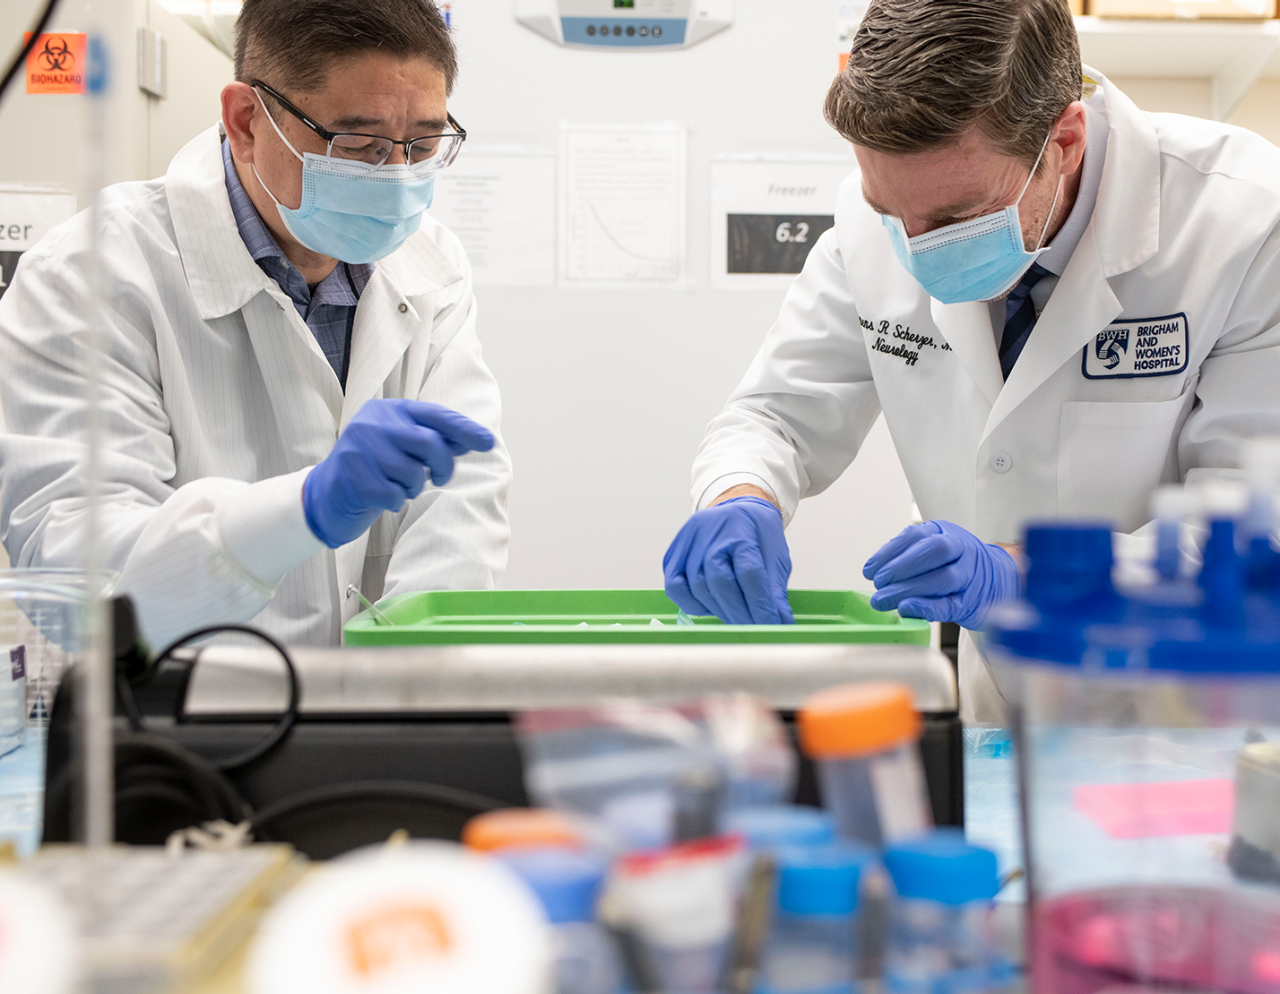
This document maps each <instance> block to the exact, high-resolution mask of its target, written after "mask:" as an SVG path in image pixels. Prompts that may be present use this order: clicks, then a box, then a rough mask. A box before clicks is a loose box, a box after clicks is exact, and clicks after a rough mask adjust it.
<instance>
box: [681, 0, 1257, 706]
mask: <svg viewBox="0 0 1280 994" xmlns="http://www.w3.org/2000/svg"><path fill="white" fill-rule="evenodd" d="M1082 79H1083V83H1082ZM826 114H827V118H828V120H829V121H830V123H831V124H832V125H833V126H834V127H835V128H836V129H837V130H838V131H839V132H840V133H841V134H842V135H843V136H844V137H845V138H847V139H848V140H849V141H850V142H852V144H853V146H854V150H855V153H856V155H857V158H858V165H859V169H858V170H857V171H856V172H854V173H853V174H852V175H851V176H850V177H849V178H848V180H847V181H846V182H845V183H844V185H843V187H842V189H841V191H840V197H839V203H838V206H837V213H836V224H835V228H834V229H833V230H831V231H829V232H827V233H826V234H825V235H823V237H822V238H821V239H820V240H819V242H818V243H817V244H816V245H815V246H814V249H813V251H812V253H811V254H810V256H809V258H808V260H807V262H806V265H805V268H804V271H803V272H802V273H801V275H800V276H799V277H798V278H797V279H796V281H795V283H794V284H793V285H792V287H791V289H790V291H789V293H788V295H787V298H786V302H785V303H784V305H783V309H782V313H781V315H780V316H779V318H778V321H777V323H776V324H775V325H774V327H773V329H772V330H771V331H770V332H769V334H768V336H767V338H766V339H765V342H764V345H763V346H762V348H761V350H760V352H759V354H758V355H757V357H756V359H755V361H754V363H753V364H752V365H751V368H750V369H749V370H748V372H747V374H746V377H745V378H744V380H743V381H742V383H741V384H740V385H739V387H738V389H737V391H736V392H735V393H734V394H733V396H732V397H731V398H730V400H729V403H728V406H727V407H726V408H725V410H724V412H723V413H722V414H721V415H720V416H719V417H717V418H716V419H715V420H714V421H713V422H712V424H711V426H710V428H709V430H708V434H707V436H706V439H705V440H704V442H703V444H702V447H701V450H700V451H699V454H698V458H697V461H696V463H695V466H694V471H693V481H694V486H693V500H694V503H695V507H696V508H697V509H698V510H697V512H696V513H695V514H694V516H693V517H692V518H691V519H690V520H689V522H688V523H687V524H686V525H685V527H684V529H682V531H681V533H680V534H679V535H678V536H677V538H676V540H675V542H674V543H673V544H672V546H671V549H670V550H669V551H668V553H667V557H666V560H665V561H664V566H665V571H666V579H667V589H668V592H669V593H670V594H671V596H672V597H673V598H674V599H675V600H676V601H677V602H679V603H680V604H681V605H682V606H683V607H684V608H685V609H686V610H690V611H693V610H696V611H698V612H699V613H715V614H718V615H720V617H722V618H724V619H725V620H732V621H736V622H770V621H772V622H778V621H788V620H790V612H789V610H788V608H787V606H786V599H785V590H786V582H787V577H788V575H789V573H790V569H791V563H790V558H789V555H788V552H787V547H786V541H785V538H784V537H783V532H782V529H783V525H784V522H785V521H788V520H789V519H790V518H791V516H792V515H793V514H794V513H795V511H796V507H797V504H798V503H799V501H800V499H801V498H803V497H806V496H809V495H811V494H816V493H821V492H822V491H823V490H824V489H826V488H827V487H828V486H830V485H831V483H832V482H834V481H835V479H836V478H837V477H839V476H840V474H841V473H842V472H844V470H845V469H846V468H847V467H848V465H849V464H850V462H851V461H852V460H853V458H854V456H855V455H856V454H857V452H858V447H859V445H860V444H861V443H862V440H863V438H864V437H865V436H866V433H867V431H868V430H869V429H870V427H871V425H872V423H873V422H874V421H875V419H876V417H877V415H878V414H879V413H880V412H881V411H883V412H884V415H885V419H886V421H887V424H888V428H889V431H890V434H891V435H892V437H893V440H894V444H895V446H896V448H897V451H898V454H899V456H900V458H901V460H902V465H903V468H904V469H905V471H906V475H907V479H908V480H909V482H910V484H911V488H912V492H913V494H914V495H915V498H916V501H917V504H918V506H919V508H920V511H921V513H922V515H923V517H924V518H925V522H924V524H921V525H915V526H912V527H911V528H908V529H907V530H906V531H904V532H903V533H902V534H901V535H899V536H898V537H896V538H895V539H893V540H892V541H890V542H889V543H888V544H887V545H886V546H885V547H884V548H882V549H881V550H880V551H879V552H878V553H877V554H876V555H875V556H873V557H872V559H871V560H870V561H869V562H868V563H867V564H866V566H865V567H864V568H863V570H862V571H861V572H863V575H864V576H865V577H866V578H867V579H870V580H872V581H873V582H874V583H875V585H876V587H877V588H878V590H877V593H876V594H875V596H874V598H873V604H874V605H875V606H876V607H879V608H882V609H890V608H897V609H898V610H899V611H900V612H901V613H902V614H904V615H911V616H915V617H924V618H929V619H931V620H936V621H954V622H958V623H960V624H961V625H962V626H963V627H965V628H968V629H976V628H979V627H980V626H981V624H982V622H983V619H984V617H985V615H986V613H987V610H988V608H989V607H990V606H991V605H992V604H993V603H995V602H996V601H998V600H1001V599H1005V598H1009V597H1014V596H1017V595H1018V593H1019V591H1020V587H1021V577H1020V574H1019V569H1018V565H1017V562H1016V559H1017V550H1016V549H1015V548H1013V545H1014V543H1017V542H1018V540H1019V538H1020V535H1021V530H1022V528H1023V526H1024V525H1025V523H1026V522H1027V521H1029V520H1033V519H1052V518H1058V517H1063V518H1077V519H1078V518H1090V519H1102V520H1108V521H1110V522H1112V524H1113V527H1114V528H1115V529H1116V530H1117V532H1119V533H1132V532H1134V531H1136V530H1138V529H1140V528H1141V527H1143V525H1144V523H1145V522H1146V521H1147V518H1148V501H1149V499H1150V495H1151V493H1152V491H1153V490H1154V489H1155V488H1156V487H1157V486H1158V485H1160V484H1161V483H1167V482H1171V481H1177V480H1186V479H1193V478H1194V477H1195V476H1196V475H1197V474H1198V473H1201V472H1204V471H1206V470H1213V469H1216V468H1220V467H1233V466H1235V465H1237V460H1238V458H1239V450H1240V447H1241V443H1242V441H1243V440H1244V439H1247V438H1249V437H1251V436H1258V435H1274V434H1277V433H1280V386H1278V384H1280V231H1278V230H1277V228H1278V224H1280V152H1277V150H1276V149H1275V148H1274V147H1273V146H1271V145H1270V144H1268V143H1267V142H1265V141H1263V140H1262V139H1260V138H1258V137H1257V136H1255V135H1252V134H1249V133H1248V132H1245V131H1241V130H1239V129H1236V128H1231V127H1228V126H1226V125H1222V124H1215V123H1210V122H1207V121H1202V120H1196V119H1192V118H1186V117H1179V116H1175V115H1169V114H1158V115H1157V114H1145V113H1142V112H1140V111H1139V110H1138V109H1137V108H1136V107H1135V106H1134V105H1133V103H1132V102H1131V101H1130V100H1129V99H1128V98H1127V97H1125V95H1124V94H1123V93H1121V92H1120V91H1119V90H1118V89H1117V88H1116V87H1115V86H1114V85H1112V84H1111V83H1110V82H1108V81H1107V80H1106V79H1105V78H1103V77H1102V76H1101V75H1100V74H1099V73H1097V72H1094V71H1093V70H1091V69H1089V68H1088V67H1082V66H1081V64H1080V57H1079V48H1078V42H1077V39H1076V35H1075V31H1074V26H1073V22H1072V19H1071V16H1070V13H1069V11H1068V9H1067V3H1066V0H873V3H872V4H871V6H870V8H869V9H868V11H867V14H866V18H865V20H864V21H863V23H862V25H861V27H860V28H859V30H858V33H857V36H856V38H855V41H854V45H853V50H852V54H851V57H850V60H849V63H848V68H847V69H846V70H845V71H844V72H843V73H841V75H840V76H839V77H838V78H837V79H836V81H835V82H834V84H833V85H832V87H831V91H830V93H829V95H828V98H827V104H826ZM866 485H867V486H869V487H874V486H875V481H874V480H868V481H866ZM855 570H857V567H856V566H851V578H852V574H853V573H854V571H855ZM960 683H961V707H962V714H963V715H964V716H965V717H966V718H969V719H971V720H989V721H999V720H1001V719H1002V716H1003V700H1002V698H1001V695H1000V693H999V691H998V688H996V686H995V685H994V684H993V682H992V680H991V678H990V675H989V671H988V670H987V668H986V666H985V665H984V661H983V660H982V659H981V657H980V655H979V654H978V653H977V651H976V647H975V646H974V644H973V643H972V641H971V640H970V639H967V638H966V639H963V640H962V645H961V660H960Z"/></svg>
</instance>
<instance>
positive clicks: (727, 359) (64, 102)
mask: <svg viewBox="0 0 1280 994" xmlns="http://www.w3.org/2000/svg"><path fill="white" fill-rule="evenodd" d="M0 3H3V4H4V5H5V13H6V15H8V14H9V13H10V12H11V11H13V12H15V14H16V15H17V17H16V19H17V20H19V21H22V22H28V21H29V20H30V17H31V13H32V12H34V10H35V9H36V7H37V2H36V0H0ZM107 3H109V4H110V5H112V6H113V7H114V9H117V10H119V11H120V12H121V14H122V16H123V17H124V18H125V19H126V20H127V17H128V15H130V14H132V15H133V17H134V18H137V19H138V20H137V21H136V23H146V18H150V19H151V22H152V26H153V27H158V28H159V29H160V30H162V32H163V33H165V34H166V37H169V38H170V39H171V48H170V52H171V55H173V54H174V53H175V52H178V53H180V54H179V55H178V57H177V58H176V59H174V60H173V61H172V62H171V76H170V82H171V88H170V94H171V96H170V100H169V101H167V102H165V103H163V104H160V105H156V104H154V102H150V103H149V102H148V101H147V99H146V98H141V97H139V96H138V95H137V94H136V91H133V93H132V94H131V95H130V97H129V99H130V100H131V101H132V103H133V105H135V106H142V107H143V108H147V107H150V108H151V116H150V118H149V121H148V123H147V124H146V128H147V130H146V131H145V132H143V131H139V132H136V133H137V134H138V135H139V138H138V139H137V141H136V142H135V143H134V146H133V147H131V148H128V149H123V150H121V156H119V157H118V159H117V161H122V162H126V163H128V166H129V170H130V172H129V173H128V174H127V176H120V177H119V178H141V177H144V176H151V175H157V174H158V173H160V172H163V169H164V166H165V164H166V163H167V162H168V158H169V156H170V155H171V154H172V152H173V151H175V150H176V149H177V148H178V147H180V146H181V145H182V144H183V143H184V142H185V141H186V140H187V139H188V138H190V137H191V136H192V135H193V134H195V133H196V132H198V131H199V130H201V129H202V128H203V127H205V126H207V124H208V123H210V122H211V121H212V120H214V119H216V115H217V104H216V93H217V91H218V89H220V87H221V85H222V83H223V82H225V80H226V79H229V78H230V65H229V63H228V62H227V60H226V59H225V57H223V56H222V55H220V54H219V53H217V52H216V51H214V49H213V48H212V46H209V45H207V44H204V43H203V42H201V43H199V44H196V45H194V46H190V45H188V42H189V41H191V40H192V39H194V33H190V34H189V35H188V34H186V33H184V32H189V29H187V28H186V27H185V26H184V25H181V24H180V23H178V22H177V21H176V19H172V18H169V16H168V15H166V14H165V13H164V12H163V11H160V10H158V8H157V7H156V5H155V3H154V0H107ZM105 5H106V4H104V0H63V10H62V13H61V14H60V15H59V17H58V18H57V21H56V25H57V27H60V28H63V29H66V30H71V29H76V28H82V27H87V26H89V22H88V18H89V16H90V15H91V14H92V13H93V12H94V10H95V9H97V10H98V11H101V10H103V9H104V6H105ZM453 8H454V12H455V16H456V24H457V30H458V37H459V43H460V47H461V54H462V75H461V77H460V80H459V85H458V88H457V90H456V91H455V94H454V99H453V101H452V104H451V107H452V109H453V110H454V112H455V114H456V115H457V116H458V117H459V119H460V120H461V121H462V122H463V123H464V125H465V126H466V127H467V128H468V130H469V131H470V133H471V136H472V137H471V139H469V140H470V141H471V142H472V143H473V144H474V145H494V144H519V145H526V146H534V147H542V148H545V149H547V150H551V151H554V150H555V148H556V142H557V137H558V127H559V123H560V121H561V120H562V119H563V120H570V121H576V122H584V121H585V122H602V123H603V122H644V121H652V120H660V119H678V120H683V121H685V122H686V123H687V124H688V126H689V151H690V154H689V186H690V197H689V217H690V222H689V253H690V256H689V257H690V264H691V277H692V279H691V287H690V288H689V289H687V290H654V289H646V290H614V291H585V290H574V291H570V290H558V289H554V290H553V289H545V290H542V289H537V290H534V289H513V288H498V287H483V288H481V289H480V291H479V298H480V331H481V337H482V339H483V341H484V342H485V345H486V349H487V354H488V358H489V361H490V363H491V365H492V366H493V369H494V372H495V373H496V374H497V376H498V379H499V381H500V382H501V384H502V388H503V392H504V398H505V406H506V416H505V425H504V432H505V435H506V437H507V441H508V444H509V445H510V447H511V450H512V453H513V456H514V459H515V463H516V489H515V495H514V503H513V509H512V526H513V541H512V547H511V567H510V570H509V572H508V575H507V586H509V587H570V586H585V587H602V586H621V587H625V586H658V585H660V584H661V559H662V553H663V551H664V550H665V548H666V546H667V543H668V542H669V541H670V539H671V537H672V536H673V535H674V533H675V531H676V530H677V529H678V528H679V526H680V524H681V522H682V521H683V520H684V519H685V517H686V515H687V514H688V510H689V507H688V499H689V498H688V490H689V465H690V463H691V461H692V459H693V455H694V452H695V450H696V448H697V445H698V442H699V440H700V439H701V437H702V433H703V429H704V427H705V425H706V423H707V421H708V420H710V418H711V417H712V416H713V415H714V414H715V413H716V412H717V411H718V410H719V409H720V406H721V405H722V403H723V401H724V399H725V397H726V396H727V395H728V393H729V392H730V390H732V388H733V386H734V385H735V383H736V382H737V380H738V378H739V377H740V376H741V374H742V372H743V371H744V370H745V368H746V366H747V363H748V362H749V361H750V359H751V356H752V355H753V354H754V352H755V350H756V348H757V346H758V344H759V342H760V340H761V338H762V336H763V335H764V333H765V332H766V331H767V329H768V327H769V325H770V324H771V322H772V320H773V317H774V315H775V314H776V312H777V309H778V306H779V304H780V302H781V299H782V294H781V293H779V292H763V291H752V292H713V291H711V290H710V289H709V287H708V262H707V255H708V246H707V239H708V231H707V228H708V211H709V205H708V163H709V161H710V159H711V158H712V157H713V156H715V155H717V154H719V153H722V152H753V151H818V152H831V151H836V150H839V149H840V148H841V143H840V140H839V139H838V138H837V137H836V136H835V135H834V133H833V132H831V131H830V129H829V128H827V126H826V124H825V123H824V122H823V120H822V116H821V104H822V98H823V95H824V93H825V92H826V88H827V85H828V83H829V82H830V79H831V75H832V73H833V71H834V61H835V55H834V37H833V35H834V20H835V14H834V10H835V3H834V2H833V0H788V2H787V3H785V4H779V3H777V2H776V0H737V2H736V8H737V11H736V14H737V18H736V22H735V24H734V26H733V27H732V28H730V29H729V31H727V32H725V33H723V34H722V35H720V36H718V37H715V38H712V39H711V40H709V41H707V42H704V43H702V44H701V45H699V46H697V47H695V48H693V49H690V50H688V51H683V52H672V53H619V52H610V53H595V52H581V51H570V50H567V49H561V48H558V47H556V46H553V45H552V44H550V43H549V42H547V41H545V40H543V39H542V38H540V37H538V36H536V35H534V34H533V33H531V32H529V31H527V30H525V29H523V28H521V27H520V26H519V25H517V24H516V23H515V21H514V19H513V18H512V16H511V13H510V10H511V4H510V2H509V0H454V3H453ZM6 23H12V22H11V21H10V20H9V19H8V18H7V17H6ZM130 30H131V29H130ZM120 37H121V42H120V44H122V45H123V44H126V43H127V33H126V32H123V31H122V32H121V33H120ZM174 39H177V41H178V46H177V48H175V47H174ZM129 71H130V72H131V71H132V66H131V65H130V66H129ZM1113 78H1114V79H1115V81H1116V82H1117V84H1118V85H1120V86H1122V87H1123V88H1124V89H1125V90H1126V92H1128V93H1129V94H1130V96H1132V97H1133V98H1134V99H1135V100H1136V101H1137V103H1138V104H1139V106H1141V107H1144V108H1146V109H1150V110H1162V111H1163V110H1168V111H1177V112H1180V113H1189V114H1199V115H1206V114H1207V113H1208V109H1209V83H1208V81H1207V80H1186V79H1133V78H1124V77H1113ZM76 100H77V98H72V97H27V96H26V95H25V94H13V95H11V96H10V97H9V98H8V99H6V100H5V101H4V103H3V104H0V136H3V137H4V140H3V141H0V180H22V179H62V180H63V181H64V182H66V183H67V184H68V185H70V186H72V187H73V188H75V187H77V186H78V184H79V179H80V176H81V175H82V173H83V155H84V154H85V149H84V145H83V143H82V140H81V137H80V134H79V130H78V127H77V125H76V122H78V121H82V120H83V116H82V115H80V110H79V108H80V106H81V105H80V104H78V103H76V102H75V101H76ZM139 102H140V103H139ZM128 113H130V112H122V114H125V116H127V114H128ZM1233 121H1234V122H1235V123H1238V124H1241V125H1243V126H1246V127H1250V128H1253V129H1255V130H1257V131H1259V132H1260V133H1261V134H1263V135H1264V136H1265V137H1267V138H1269V139H1271V140H1272V141H1278V140H1280V80H1275V79H1267V80H1263V81H1262V82H1260V83H1259V84H1258V85H1257V86H1256V87H1255V88H1254V90H1253V92H1251V93H1250V94H1249V96H1248V97H1247V98H1246V99H1245V101H1244V103H1243V104H1242V105H1241V107H1240V109H1239V110H1238V111H1237V112H1236V115H1235V117H1234V118H1233ZM15 136H21V140H20V141H14V140H13V139H14V137H15ZM464 154H465V153H464ZM910 506H911V495H910V492H909V490H908V488H907V486H906V482H905V480H904V479H903V477H902V473H901V469H900V467H899V466H898V463H897V459H896V456H895V455H894V452H893V448H892V444H891V443H890V440H889V438H888V433H887V432H886V431H885V429H884V425H883V423H879V424H878V425H877V426H876V428H875V430H874V431H873V432H872V434H871V436H870V438H869V439H868V441H867V444H866V446H865V447H864V449H863V452H862V454H861V455H860V456H859V457H858V459H857V461H856V462H855V464H854V465H853V467H852V468H851V470H850V471H849V472H848V473H846V474H845V476H844V477H843V478H842V479H841V480H840V481H839V482H838V483H837V484H836V485H835V486H834V487H833V488H832V489H831V490H830V491H829V492H828V493H826V494H824V495H822V496H820V497H816V498H813V499H810V500H808V501H805V502H804V503H803V504H802V506H801V509H800V512H799V514H798V515H797V517H796V519H795V521H794V522H793V524H792V526H791V529H790V533H789V537H790V541H791V545H792V554H793V560H794V562H795V573H794V577H793V583H794V585H796V586H830V587H859V586H865V582H864V581H862V579H861V573H860V566H861V564H862V562H863V561H865V559H866V558H867V556H869V555H870V554H871V552H873V551H874V550H875V548H876V547H878V545H879V544H880V543H881V542H883V541H884V540H885V539H887V538H888V537H890V536H891V535H892V534H893V533H894V532H895V531H897V530H898V529H899V528H901V527H902V526H903V525H905V524H906V523H907V521H908V519H909V514H910Z"/></svg>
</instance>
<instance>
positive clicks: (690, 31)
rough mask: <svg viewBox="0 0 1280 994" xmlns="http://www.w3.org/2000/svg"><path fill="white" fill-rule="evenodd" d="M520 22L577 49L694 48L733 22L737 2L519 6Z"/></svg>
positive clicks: (648, 0)
mask: <svg viewBox="0 0 1280 994" xmlns="http://www.w3.org/2000/svg"><path fill="white" fill-rule="evenodd" d="M515 4H516V20H518V21H519V22H520V23H521V24H523V25H524V26H525V27H527V28H530V29H531V30H533V31H536V32H537V33H538V34H540V35H542V36H543V37H545V38H548V39H549V40H551V41H554V42H555V43H556V44H558V45H566V46H569V47H572V48H617V49H627V50H630V51H643V50H645V49H650V50H652V49H672V48H688V47H689V46H690V45H695V44H697V43H698V42H700V41H702V40H703V39H704V38H709V37H711V36H712V35H713V34H715V33H716V32H718V31H723V30H724V29H725V28H727V27H728V26H729V25H730V24H731V23H732V22H733V0H515Z"/></svg>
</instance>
